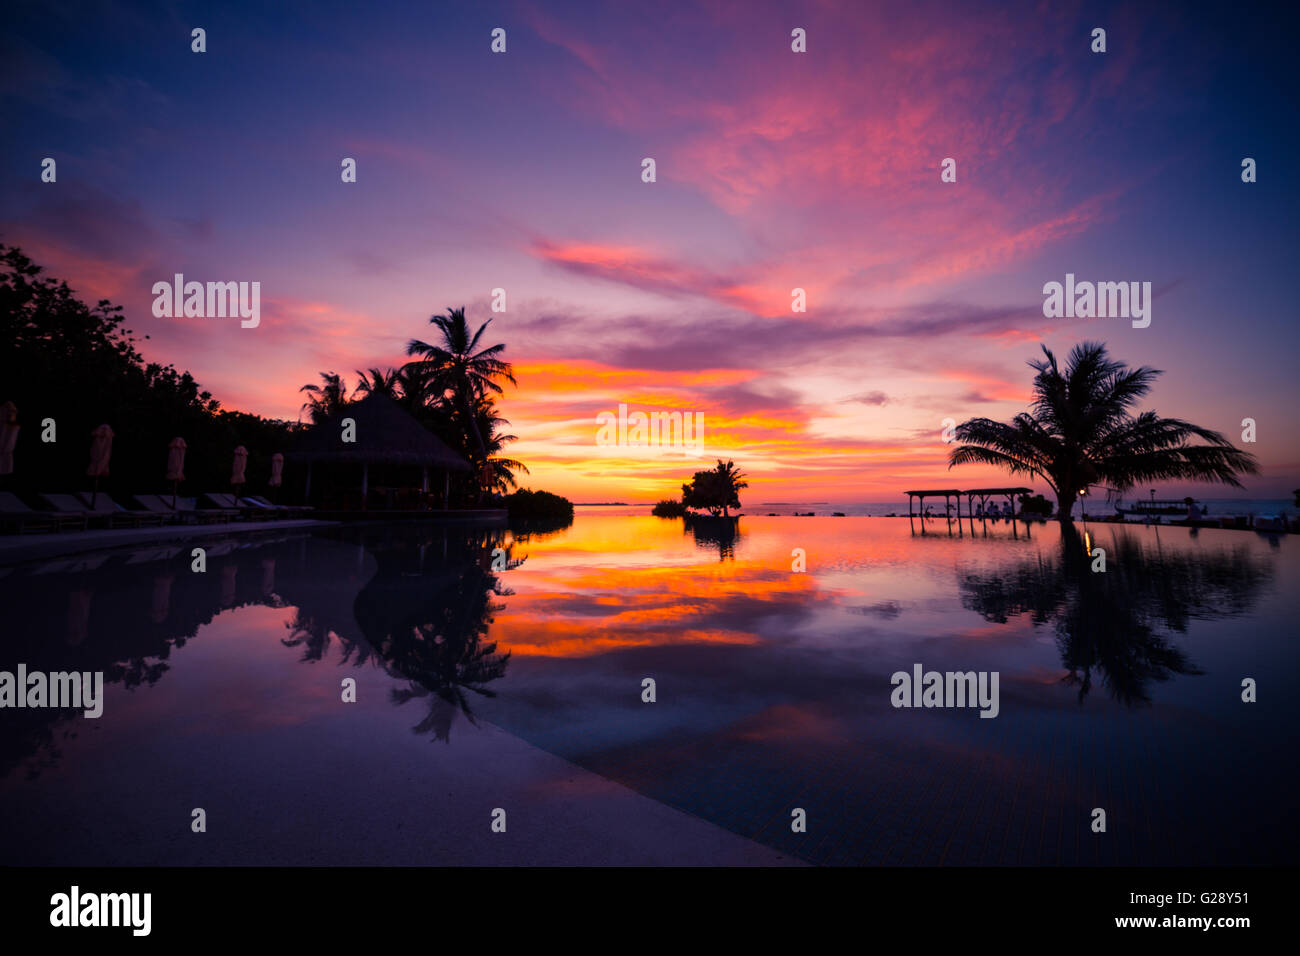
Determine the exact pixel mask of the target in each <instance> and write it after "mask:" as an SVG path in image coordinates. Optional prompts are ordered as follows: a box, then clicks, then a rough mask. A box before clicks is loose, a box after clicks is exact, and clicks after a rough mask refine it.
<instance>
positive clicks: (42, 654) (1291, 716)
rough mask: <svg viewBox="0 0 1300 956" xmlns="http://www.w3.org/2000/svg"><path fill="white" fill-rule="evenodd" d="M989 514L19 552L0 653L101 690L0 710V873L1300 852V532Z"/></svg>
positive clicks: (1079, 860) (378, 528) (402, 531)
mask: <svg viewBox="0 0 1300 956" xmlns="http://www.w3.org/2000/svg"><path fill="white" fill-rule="evenodd" d="M801 510H802V509H801ZM812 510H817V509H816V508H815V507H814V508H813V509H812ZM975 530H976V533H975V534H971V533H969V531H967V530H965V529H963V531H962V533H961V535H960V536H957V535H954V536H949V535H948V534H947V532H946V530H945V531H939V530H936V529H934V528H932V527H927V529H926V531H925V532H924V533H922V532H921V529H920V527H919V525H917V526H915V527H912V526H909V523H908V522H907V521H902V520H894V521H881V520H871V519H866V518H853V517H846V518H820V517H814V518H806V519H801V520H798V521H795V520H790V519H788V518H766V517H746V518H744V519H742V520H741V522H740V523H739V526H738V528H737V529H736V530H734V531H733V530H731V529H730V528H729V527H728V526H726V525H722V526H719V525H717V524H716V523H715V524H713V525H709V524H703V525H695V526H693V527H686V526H684V525H683V523H682V522H680V521H662V520H659V519H654V518H649V517H629V516H616V515H608V514H605V515H591V514H580V515H579V517H578V518H577V520H576V521H575V523H574V524H573V525H572V526H570V527H568V528H563V529H553V530H549V531H540V532H533V533H515V534H510V533H508V532H506V531H504V530H483V531H466V530H450V531H449V530H443V529H438V528H433V527H421V526H415V525H402V526H398V525H387V526H385V525H370V526H353V527H344V528H337V529H329V530H324V531H321V532H318V533H314V534H300V535H297V536H294V537H285V538H279V539H269V540H266V539H264V540H249V539H243V540H240V539H230V540H229V541H227V542H225V543H222V544H209V553H208V566H207V571H206V572H205V573H203V574H195V573H193V572H192V571H191V570H190V558H189V546H188V545H187V546H186V548H185V549H184V550H182V549H180V548H172V549H167V548H155V549H150V550H143V551H140V552H136V553H129V552H128V553H117V554H112V555H99V556H93V557H86V558H70V559H63V560H59V561H53V562H48V563H45V564H42V565H39V566H29V567H24V568H10V569H8V570H7V571H5V572H4V574H3V576H0V607H3V608H4V635H3V641H2V642H0V669H3V670H8V671H13V670H15V668H16V665H17V664H18V663H19V662H22V663H24V664H26V666H27V668H28V670H29V671H31V670H41V671H46V672H50V671H66V670H73V669H76V670H81V671H104V672H105V679H106V681H107V685H106V693H105V702H104V714H103V716H102V717H101V718H99V719H98V720H88V719H85V718H82V717H80V716H75V715H73V714H71V713H70V712H68V711H55V710H40V709H23V710H14V709H5V710H3V711H0V730H2V731H3V734H2V735H0V846H3V847H4V850H3V855H4V859H5V861H6V862H12V863H36V864H43V863H50V864H78V865H79V864H94V863H133V864H150V863H152V864H172V863H182V864H204V863H253V864H263V863H285V862H289V863H302V862H307V863H312V862H319V863H326V862H327V863H346V862H355V863H440V862H488V863H496V862H501V863H509V862H536V861H538V860H545V861H551V862H556V861H558V862H565V861H570V860H589V859H592V858H596V859H604V857H600V856H599V853H600V852H602V851H601V849H600V847H596V848H594V849H593V847H592V845H591V844H592V843H593V842H600V840H601V839H603V838H601V837H600V834H599V833H597V832H596V831H594V830H592V829H591V828H592V827H593V826H595V825H596V824H593V823H591V821H593V820H596V821H599V820H602V819H607V820H608V822H607V823H602V824H600V825H601V826H604V827H605V828H606V838H607V839H609V840H610V841H613V840H614V839H615V838H626V839H627V840H628V841H629V842H628V846H629V847H642V846H645V845H648V844H653V845H654V846H655V847H656V853H657V856H655V860H656V861H658V862H674V861H677V860H678V859H682V860H685V859H687V858H688V857H689V856H690V854H691V852H692V851H693V848H694V847H695V843H696V841H697V839H698V837H697V835H696V831H694V830H691V829H689V828H688V827H686V826H685V824H684V823H681V822H680V821H703V822H704V823H707V824H710V825H713V826H715V827H717V828H721V831H725V832H726V833H727V834H733V835H735V836H736V837H738V838H744V840H745V841H749V842H750V843H752V845H755V846H757V847H760V848H768V849H770V850H773V851H777V852H779V853H780V854H783V855H784V856H786V857H789V858H794V859H797V860H802V861H806V862H811V863H818V864H832V865H834V864H847V865H858V864H944V865H964V864H1058V863H1059V864H1192V863H1216V864H1264V863H1284V862H1290V861H1293V860H1294V858H1295V855H1296V851H1297V849H1298V848H1300V847H1298V845H1297V843H1298V841H1297V830H1296V824H1295V816H1294V810H1293V806H1294V794H1295V787H1296V784H1297V777H1298V776H1300V774H1297V771H1296V769H1295V762H1294V753H1293V751H1294V747H1293V741H1294V736H1295V732H1296V729H1297V717H1300V704H1298V703H1297V693H1296V691H1297V689H1300V688H1298V687H1297V676H1296V675H1297V674H1298V673H1300V670H1298V668H1297V665H1298V664H1300V650H1298V649H1297V643H1296V641H1295V627H1294V616H1295V598H1294V595H1295V594H1296V593H1297V590H1298V589H1300V555H1298V553H1297V547H1296V538H1295V537H1294V536H1281V535H1265V534H1256V533H1253V532H1233V531H1220V530H1201V531H1199V532H1197V531H1194V530H1191V529H1183V528H1168V527H1166V528H1153V527H1123V526H1114V525H1095V526H1090V527H1089V528H1088V529H1087V532H1086V534H1084V535H1080V536H1077V537H1076V536H1073V535H1070V534H1064V533H1063V532H1062V531H1061V529H1060V528H1059V527H1057V525H1056V524H1055V523H1050V524H1046V525H1037V526H1031V527H1029V528H1026V527H1025V526H1024V525H1011V524H1008V523H999V524H989V525H988V526H986V527H983V526H977V528H976V529H975ZM1096 548H1101V549H1104V550H1105V552H1106V556H1107V566H1106V571H1105V572H1104V573H1096V572H1093V571H1092V570H1091V567H1092V564H1093V557H1092V555H1093V553H1094V549H1096ZM800 552H801V553H802V555H803V556H804V560H805V561H806V570H804V571H802V572H800V571H794V570H792V562H794V561H795V559H796V558H795V556H796V555H797V554H798V553H800ZM916 664H920V665H922V667H923V668H924V669H925V670H937V671H943V672H946V671H962V672H965V671H976V672H981V671H982V672H996V673H997V674H998V675H999V688H1000V690H999V694H1000V696H999V713H998V716H997V717H996V718H993V719H982V718H980V717H979V715H978V712H977V711H976V710H974V709H969V708H967V709H958V708H951V709H941V708H933V709H926V708H896V707H894V706H892V704H891V692H892V690H893V685H892V683H891V676H892V675H893V674H894V673H895V672H900V671H902V672H909V673H910V672H911V671H912V669H913V666H914V665H916ZM344 678H351V679H353V680H355V681H356V695H357V702H356V703H344V702H343V701H342V699H341V698H342V693H341V687H342V681H343V679H344ZM1246 678H1253V679H1255V680H1256V681H1258V682H1259V690H1258V696H1259V701H1258V702H1257V703H1244V702H1243V701H1242V681H1243V680H1244V679H1246ZM647 679H652V680H653V681H654V686H655V695H656V700H655V701H654V702H653V703H647V702H644V701H643V696H642V695H643V687H644V686H645V685H644V682H645V681H646V680H647ZM529 754H533V755H540V756H529ZM548 761H549V762H548ZM556 768H560V769H558V770H557V769H556ZM564 768H568V769H564ZM628 792H631V793H632V794H634V795H636V796H637V797H638V799H639V800H641V802H640V803H636V804H628V803H627V802H626V799H627V798H626V797H625V796H624V795H625V794H626V793H628ZM502 806H508V807H509V810H510V813H511V828H510V831H509V832H510V837H509V839H507V838H506V837H505V836H504V835H502V836H500V837H499V838H494V837H492V836H491V835H490V833H489V830H488V825H487V824H488V814H489V811H490V810H492V809H493V808H495V807H502ZM645 806H651V807H656V806H658V807H664V808H673V809H675V810H679V811H683V813H684V814H685V815H684V816H679V817H673V818H672V819H673V820H677V821H679V822H676V823H674V822H671V821H669V822H667V823H665V822H663V821H662V820H660V819H659V818H658V817H654V816H653V814H647V813H646V812H645V811H644V807H645ZM637 807H641V808H642V809H640V810H638V809H636V808H637ZM195 808H203V809H204V810H205V813H206V819H207V832H206V833H203V834H195V833H193V832H192V829H191V819H192V812H193V810H194V809H195ZM1097 808H1100V809H1104V810H1105V812H1106V820H1107V829H1106V832H1105V833H1096V832H1093V830H1092V828H1091V823H1092V821H1093V818H1094V810H1095V809H1097ZM796 809H802V810H803V811H805V813H806V815H807V821H808V824H807V832H805V833H795V832H792V829H791V819H792V813H793V812H794V811H795V810H796ZM602 814H604V816H603V817H602ZM543 821H544V823H543ZM656 821H658V822H656ZM652 825H653V826H655V827H657V829H655V830H654V831H653V832H651V830H650V827H651V826H652ZM583 826H586V827H587V829H585V830H583V829H582V827H583ZM638 840H639V841H640V842H638ZM646 852H648V851H645V850H640V849H628V850H627V851H626V854H625V855H624V856H623V857H621V858H620V859H619V861H620V862H645V861H646V857H645V856H644V854H645V853H646ZM719 852H721V851H719ZM593 854H595V857H593ZM719 859H720V861H722V862H726V859H725V858H719Z"/></svg>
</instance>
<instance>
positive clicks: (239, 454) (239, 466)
mask: <svg viewBox="0 0 1300 956" xmlns="http://www.w3.org/2000/svg"><path fill="white" fill-rule="evenodd" d="M247 467H248V449H247V448H245V447H244V446H243V445H240V446H239V447H238V448H236V449H235V464H234V466H233V467H232V468H231V469H230V483H231V484H232V485H234V486H235V496H236V497H238V495H239V489H240V488H242V487H243V486H244V482H245V481H246V480H247V479H246V478H245V477H244V469H246V468H247Z"/></svg>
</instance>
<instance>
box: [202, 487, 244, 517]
mask: <svg viewBox="0 0 1300 956" xmlns="http://www.w3.org/2000/svg"><path fill="white" fill-rule="evenodd" d="M202 497H203V501H205V502H207V504H206V505H205V506H204V509H205V510H208V511H210V510H212V509H214V508H215V509H216V510H217V511H233V512H234V513H235V514H237V515H240V516H241V517H247V516H248V515H250V514H252V513H253V511H254V509H253V507H252V506H251V505H245V504H240V502H239V499H238V498H236V497H235V496H234V495H232V494H230V493H229V492H217V491H210V492H208V493H207V494H205V495H203V496H202Z"/></svg>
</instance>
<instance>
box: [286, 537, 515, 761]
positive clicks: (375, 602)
mask: <svg viewBox="0 0 1300 956" xmlns="http://www.w3.org/2000/svg"><path fill="white" fill-rule="evenodd" d="M497 549H500V550H499V551H498V550H497ZM366 550H367V551H368V552H369V553H370V554H371V555H373V556H374V558H375V559H376V561H377V563H378V565H379V567H378V570H377V571H376V573H375V576H374V577H373V578H371V579H370V581H369V582H367V583H366V584H365V585H364V586H363V587H362V588H361V590H360V592H359V593H357V595H356V599H355V600H354V601H353V602H352V606H351V614H350V615H348V616H349V617H351V618H353V619H355V621H356V625H357V626H358V627H359V628H360V631H361V635H362V639H360V640H358V639H356V638H349V637H347V636H345V635H344V634H342V633H339V632H338V631H335V630H333V629H331V628H330V626H329V624H328V623H327V622H328V621H329V620H330V617H331V615H330V614H329V613H328V612H327V613H325V614H320V613H316V612H317V611H318V610H320V611H324V610H325V609H324V608H320V609H317V608H310V609H309V608H304V607H300V608H299V609H298V612H297V615H296V617H295V619H294V620H293V621H291V622H289V624H288V627H289V628H290V631H291V634H290V637H289V638H287V639H285V640H284V641H283V643H284V644H285V645H286V646H290V647H294V646H303V647H304V648H305V651H304V655H303V659H304V660H320V659H322V658H323V657H324V655H325V652H326V651H327V650H328V648H329V646H330V644H331V643H332V642H333V641H337V642H338V644H339V646H340V651H341V655H342V660H341V662H344V663H346V662H349V661H350V662H351V663H353V664H354V665H356V666H361V665H363V664H365V663H366V662H367V661H370V662H372V663H374V664H375V665H377V666H379V667H381V668H383V669H384V670H385V671H386V672H387V673H388V674H389V675H391V676H392V677H394V678H397V679H399V680H402V681H405V682H406V686H404V687H400V688H394V689H392V691H391V692H390V698H391V700H392V701H393V703H395V704H398V705H401V704H405V703H406V702H407V701H410V700H413V699H415V698H427V699H428V700H429V705H430V709H429V714H428V716H426V717H425V718H424V719H423V720H421V721H420V722H419V723H418V724H416V726H415V727H414V728H412V729H413V730H414V731H415V732H416V733H429V732H432V733H433V735H434V738H435V739H437V740H442V741H446V742H449V741H450V731H451V725H452V723H453V721H454V719H455V715H456V713H457V712H460V713H463V714H464V715H465V716H466V717H467V718H468V719H469V721H470V723H471V724H476V723H477V720H476V716H475V714H474V710H473V707H472V706H471V703H470V700H471V697H470V694H471V693H472V694H478V695H480V696H482V697H495V696H496V693H495V692H494V691H493V690H492V689H491V688H490V687H488V686H487V685H488V684H490V683H491V682H492V681H495V680H498V679H500V678H501V677H504V676H505V672H506V664H507V662H508V661H509V660H510V654H509V653H508V652H507V653H504V654H502V653H498V652H497V643H496V642H495V641H490V640H488V639H487V633H488V628H489V626H490V625H491V623H492V616H493V614H494V613H496V612H497V611H500V610H502V609H503V608H504V607H505V605H504V604H501V603H499V602H494V601H493V598H494V597H503V596H506V595H509V594H510V593H511V592H510V591H509V590H507V589H506V588H504V587H503V586H502V584H501V582H500V579H499V578H498V577H497V575H496V574H495V573H494V571H493V565H494V563H495V564H496V565H497V567H500V566H501V565H502V564H504V566H505V567H506V568H514V567H517V566H518V565H519V564H521V563H522V561H523V559H522V558H514V557H512V555H511V552H512V550H513V544H512V543H509V542H507V541H506V540H505V532H504V531H502V530H499V529H481V530H465V531H453V530H446V531H438V532H427V531H425V532H422V533H421V532H419V531H417V530H415V529H413V528H412V529H408V528H393V529H391V531H390V533H389V534H387V535H386V537H385V540H383V541H382V542H380V543H371V542H369V541H367V542H366ZM494 555H495V557H494ZM339 610H340V609H335V613H336V614H337V612H338V611H339ZM347 624H351V621H346V622H340V629H341V630H351V628H348V627H347V626H346V625H347Z"/></svg>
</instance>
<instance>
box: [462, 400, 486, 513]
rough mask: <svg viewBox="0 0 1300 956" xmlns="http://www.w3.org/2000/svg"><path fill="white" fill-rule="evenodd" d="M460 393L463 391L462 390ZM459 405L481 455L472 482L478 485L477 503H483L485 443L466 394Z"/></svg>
mask: <svg viewBox="0 0 1300 956" xmlns="http://www.w3.org/2000/svg"><path fill="white" fill-rule="evenodd" d="M462 394H464V393H463V392H462ZM461 405H462V406H463V407H464V410H465V420H466V421H467V422H469V430H470V432H472V433H473V435H474V442H475V443H476V444H477V445H478V453H479V455H480V456H481V457H480V461H479V470H480V474H478V475H476V476H475V478H474V482H475V484H476V485H477V486H478V494H477V496H476V497H477V503H478V504H482V503H483V480H482V474H481V471H482V469H483V467H485V466H486V465H487V459H488V453H487V445H485V444H483V433H482V432H481V431H479V427H478V418H477V417H476V416H475V415H474V413H473V411H472V409H471V407H470V401H469V398H468V396H467V397H465V398H463V399H462V400H461Z"/></svg>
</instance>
